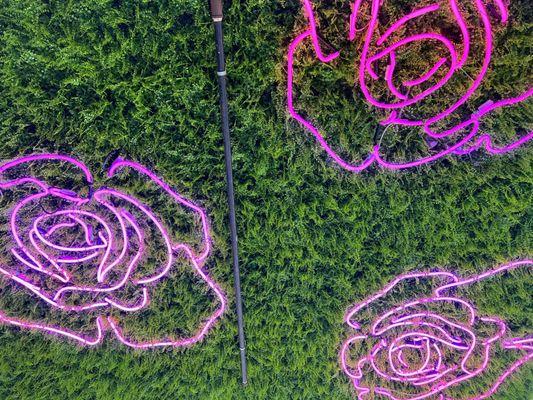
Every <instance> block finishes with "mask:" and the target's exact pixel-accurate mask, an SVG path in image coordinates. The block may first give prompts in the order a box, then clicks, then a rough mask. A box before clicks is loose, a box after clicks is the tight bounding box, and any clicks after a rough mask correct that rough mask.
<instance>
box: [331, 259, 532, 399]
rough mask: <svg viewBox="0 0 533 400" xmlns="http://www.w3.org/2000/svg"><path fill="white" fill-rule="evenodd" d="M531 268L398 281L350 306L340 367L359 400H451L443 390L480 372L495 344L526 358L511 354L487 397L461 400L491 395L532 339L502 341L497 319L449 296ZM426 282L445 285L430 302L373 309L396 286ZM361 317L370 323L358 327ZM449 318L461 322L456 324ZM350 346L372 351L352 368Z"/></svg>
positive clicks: (520, 264) (521, 264) (503, 329)
mask: <svg viewBox="0 0 533 400" xmlns="http://www.w3.org/2000/svg"><path fill="white" fill-rule="evenodd" d="M532 267H533V260H529V259H528V260H521V261H515V262H510V263H507V264H505V265H502V266H500V267H498V268H495V269H492V270H489V271H487V272H484V273H482V274H479V275H473V276H471V277H468V278H465V279H461V278H460V277H458V276H457V275H455V274H452V273H450V272H442V271H435V272H421V273H410V274H404V275H400V276H398V277H397V278H395V279H394V280H393V281H392V282H391V283H389V284H388V285H387V286H385V287H384V288H383V289H381V290H380V291H378V292H377V293H376V294H374V295H372V296H370V297H369V298H368V299H366V300H364V301H362V302H360V303H358V304H356V305H354V306H353V307H351V308H350V309H349V310H348V312H347V313H346V315H345V317H344V321H345V322H346V323H347V324H348V325H349V326H350V328H352V329H354V330H356V331H357V334H355V335H353V336H351V337H350V338H348V340H346V341H345V342H344V343H343V345H342V347H341V351H340V363H341V367H342V370H343V371H344V373H345V374H346V375H347V376H348V377H349V378H350V380H351V382H352V384H353V385H354V388H355V390H356V392H357V397H358V399H360V400H364V399H370V398H374V397H372V393H373V394H379V395H381V396H384V397H385V398H389V399H392V400H422V399H427V398H438V399H440V400H452V397H449V395H448V394H447V393H448V392H447V390H448V389H450V388H452V387H454V386H457V385H459V384H460V383H461V382H465V381H469V380H472V379H474V378H475V377H477V376H479V375H481V374H482V373H483V372H485V371H486V370H487V368H488V367H489V365H490V363H491V358H492V357H494V347H495V346H496V345H499V347H500V348H501V349H503V350H512V351H520V352H525V354H520V353H518V354H517V355H518V356H519V358H518V360H516V361H514V362H513V363H512V364H511V365H510V366H508V367H507V368H506V369H505V370H504V371H503V372H502V373H501V374H500V376H498V378H497V379H496V380H495V381H494V382H493V383H492V384H491V386H490V388H489V389H488V390H486V391H484V392H482V393H480V394H478V395H476V396H473V397H469V398H468V400H482V399H486V398H488V397H490V396H492V395H493V394H494V393H495V392H496V391H497V390H498V388H499V387H500V386H501V384H502V383H503V382H504V381H505V380H506V379H507V378H508V377H509V376H510V375H511V374H512V373H513V372H515V371H516V370H517V369H518V368H519V367H521V366H522V365H524V364H525V363H526V362H528V361H529V360H531V358H532V357H533V338H532V337H531V334H529V335H528V336H527V337H524V338H518V337H506V336H508V331H509V329H508V327H507V325H506V324H505V322H504V321H502V320H501V319H500V318H498V317H481V316H479V315H478V313H477V311H476V309H475V308H474V306H472V305H471V303H470V302H469V301H468V300H466V299H462V298H459V297H456V296H452V294H453V293H454V292H455V290H454V289H456V288H458V287H461V286H466V285H471V284H473V283H475V282H479V281H481V280H485V279H489V278H491V277H493V276H495V275H497V274H501V273H504V272H507V271H510V270H513V269H517V268H528V269H529V270H531V268H532ZM433 278H438V279H444V280H445V282H446V283H445V284H443V285H440V286H439V287H437V288H436V289H435V290H433V295H431V296H429V297H424V296H422V297H419V298H416V297H415V298H414V299H411V300H408V301H407V302H405V303H403V304H401V305H399V306H396V307H392V308H390V309H388V310H387V311H385V312H382V311H379V308H380V307H379V306H378V305H377V304H376V302H378V301H379V300H381V299H383V298H384V297H385V296H392V294H391V292H392V290H393V289H395V288H396V287H397V286H398V285H399V284H400V283H406V282H409V281H413V280H415V279H416V280H426V279H433ZM446 293H448V295H446ZM446 303H447V304H450V305H451V306H452V307H453V309H454V313H452V315H446V310H445V308H443V305H444V304H446ZM429 307H432V308H431V309H430V308H429ZM363 310H364V311H365V315H363ZM366 312H369V313H370V315H371V319H372V322H371V323H370V324H366V325H365V326H363V324H362V323H360V322H358V321H357V319H361V318H364V317H366ZM456 314H459V315H462V317H463V318H462V319H461V320H460V319H459V318H457V315H456ZM487 326H488V327H493V329H492V330H493V331H494V333H493V334H491V335H489V337H487V338H481V335H482V332H483V331H482V330H480V327H487ZM354 346H358V348H360V349H364V348H371V350H370V351H369V352H367V354H366V355H362V356H360V358H359V359H358V360H357V361H351V360H350V359H349V358H350V349H352V348H353V347H354ZM406 352H407V353H410V354H411V357H410V358H409V357H407V358H406V355H405V354H406ZM456 400H459V399H456ZM465 400H467V399H465Z"/></svg>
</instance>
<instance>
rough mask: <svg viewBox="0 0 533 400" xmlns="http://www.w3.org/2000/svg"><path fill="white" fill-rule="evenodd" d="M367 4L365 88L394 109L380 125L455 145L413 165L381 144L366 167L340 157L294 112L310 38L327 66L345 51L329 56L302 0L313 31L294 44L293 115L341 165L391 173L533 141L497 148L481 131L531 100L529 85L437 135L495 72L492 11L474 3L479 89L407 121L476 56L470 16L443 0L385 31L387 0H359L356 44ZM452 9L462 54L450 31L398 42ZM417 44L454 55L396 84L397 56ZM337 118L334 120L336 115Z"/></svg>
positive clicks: (504, 14) (352, 20)
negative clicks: (377, 86)
mask: <svg viewBox="0 0 533 400" xmlns="http://www.w3.org/2000/svg"><path fill="white" fill-rule="evenodd" d="M494 2H495V3H496V5H497V7H498V11H499V14H500V21H499V22H500V23H501V24H506V23H507V22H508V19H509V13H508V10H507V7H506V5H505V4H504V3H503V1H502V0H495V1H494ZM363 4H369V5H370V13H371V16H370V22H369V23H368V27H367V32H366V35H365V38H364V45H363V47H362V50H361V54H360V65H359V75H358V80H359V86H360V88H361V91H362V93H363V95H364V97H365V99H366V101H367V102H368V103H369V104H370V105H372V106H374V107H376V108H378V109H382V110H389V115H388V116H387V117H386V118H385V119H384V120H383V121H381V124H382V125H387V126H389V125H399V126H405V127H409V126H412V127H420V128H422V131H423V132H424V133H425V134H426V135H427V137H428V138H433V139H442V138H452V139H453V140H452V142H451V143H450V144H446V145H445V146H444V148H443V149H442V150H440V151H438V152H436V153H435V154H433V155H429V156H423V157H420V158H418V159H414V160H412V161H404V162H390V161H387V160H386V157H385V158H384V157H383V155H382V154H381V153H380V150H381V147H380V145H379V144H377V143H376V144H374V147H373V149H372V150H371V151H370V152H369V154H368V155H367V156H366V158H364V159H363V160H362V161H360V162H357V163H351V162H349V161H347V160H346V159H344V158H343V157H341V156H340V155H339V154H338V153H337V152H336V151H335V150H334V149H333V148H332V147H331V145H330V144H329V143H328V141H327V140H326V138H325V136H324V134H322V133H321V132H320V130H319V129H318V128H317V127H316V126H315V125H314V124H313V123H312V122H311V120H310V119H307V118H305V117H303V116H302V115H301V114H300V113H299V112H298V111H296V107H295V100H294V92H295V88H294V86H295V78H294V76H295V67H294V64H295V59H296V52H297V50H298V49H300V48H301V47H303V46H306V44H307V42H308V41H310V42H311V44H312V46H313V49H314V54H315V56H316V58H317V59H318V61H319V62H321V63H330V62H331V61H333V60H335V59H337V58H338V57H339V56H340V54H341V51H336V52H333V53H332V54H329V55H326V54H324V53H323V51H322V49H321V46H320V42H319V37H318V33H317V23H316V18H315V13H314V11H313V6H312V3H311V0H303V9H304V12H305V14H306V16H307V18H308V21H309V26H308V29H306V30H305V31H304V32H302V33H300V34H299V35H297V36H296V38H295V39H294V40H293V41H292V43H291V44H290V46H289V50H288V55H287V62H288V64H287V66H288V71H287V106H288V111H289V114H290V115H291V116H292V117H293V118H294V119H295V120H297V121H298V122H299V123H300V124H302V125H303V126H304V127H305V128H306V129H307V130H309V131H310V132H311V133H312V134H313V136H314V137H315V139H316V140H317V141H318V143H319V144H320V146H321V147H322V148H323V149H324V150H325V151H326V153H327V154H328V155H329V156H330V157H331V158H332V159H333V160H334V161H335V162H336V163H337V164H338V165H340V166H341V167H342V168H344V169H346V170H348V171H351V172H360V171H363V170H365V169H366V168H368V167H370V166H371V165H372V164H378V165H379V166H381V167H383V168H387V169H392V170H398V169H405V168H412V167H417V166H420V165H424V164H427V163H429V162H432V161H435V160H437V159H439V158H441V157H444V156H446V155H449V154H456V155H466V154H470V153H472V152H473V151H476V150H478V149H480V148H484V149H485V150H486V151H487V152H488V153H489V154H491V155H495V154H504V153H507V152H509V151H512V150H515V149H517V148H518V147H520V146H522V145H523V144H525V143H527V142H529V141H530V140H531V139H533V132H528V133H527V134H525V135H523V136H521V137H517V138H515V139H514V141H513V142H512V143H510V144H507V145H505V146H502V147H497V146H495V145H494V144H493V141H492V136H491V135H490V134H488V133H482V132H480V131H479V125H480V121H481V119H482V118H483V117H484V116H486V115H488V114H489V113H491V112H493V111H495V110H498V109H500V108H502V107H508V106H512V105H516V104H518V103H520V102H523V101H525V100H527V99H528V98H530V97H531V96H532V95H533V88H529V89H527V90H526V91H525V92H524V93H522V94H520V95H518V96H515V97H510V98H505V99H502V100H498V101H488V102H486V103H485V105H484V106H482V107H480V108H479V110H478V111H477V112H476V113H474V114H472V115H470V116H469V117H468V118H466V119H464V120H463V121H461V122H460V123H457V124H455V125H454V126H452V127H451V128H448V129H445V130H443V131H437V130H436V129H435V128H434V126H435V124H437V123H439V122H442V121H444V120H445V119H446V118H448V117H450V116H451V115H452V114H453V113H454V112H455V111H457V110H458V109H459V108H460V107H461V106H463V105H464V104H466V103H467V102H468V101H469V100H470V99H471V98H472V97H473V96H474V95H475V93H477V91H478V89H479V87H480V85H481V83H482V81H483V80H484V78H485V76H486V75H487V72H488V70H489V65H490V61H491V57H492V53H493V51H494V38H493V28H492V25H491V21H490V18H489V16H488V12H487V8H486V5H485V4H484V2H483V1H482V0H475V2H474V5H475V7H476V11H477V14H478V17H479V19H480V20H481V25H482V29H483V32H484V33H483V36H484V54H483V63H482V65H481V67H480V68H479V71H478V74H477V76H476V77H475V78H474V79H473V82H472V84H471V85H470V86H469V87H468V89H467V90H466V91H465V92H464V93H463V94H462V95H461V96H460V98H459V99H458V100H457V101H455V102H454V103H453V104H451V105H449V106H448V107H447V108H446V109H444V110H442V111H441V112H439V113H437V114H436V115H434V116H432V117H429V118H426V119H416V118H414V119H406V118H402V117H400V111H402V110H405V109H407V108H408V107H409V106H411V105H415V104H418V103H420V102H421V101H422V100H429V101H430V99H431V96H438V95H439V93H438V90H439V89H441V88H443V87H444V86H445V85H446V84H447V83H448V82H449V81H450V80H451V79H452V78H453V77H454V76H455V75H456V73H457V72H458V71H459V70H461V68H463V67H464V66H465V64H466V62H467V61H468V59H469V58H470V56H471V53H472V43H471V41H472V38H471V34H470V30H469V28H468V26H467V24H466V22H465V17H464V16H463V11H462V10H461V7H460V6H459V5H458V4H457V1H456V0H448V1H445V0H442V1H439V2H437V3H434V4H430V5H428V6H424V7H420V8H415V9H414V10H413V11H412V12H411V13H409V14H407V15H405V16H403V17H400V18H399V19H398V20H397V21H393V22H392V24H391V25H390V26H389V27H388V28H387V27H382V26H380V22H379V20H380V18H379V17H380V15H381V14H380V13H382V12H383V11H382V10H383V7H382V6H381V4H382V2H381V1H380V0H366V1H363V0H355V1H354V3H353V6H352V13H351V15H350V17H349V20H348V23H347V31H348V39H349V40H350V41H354V40H355V38H356V36H357V32H359V31H360V30H359V29H357V22H358V18H359V17H360V11H361V7H362V6H363ZM445 5H447V6H449V10H450V14H451V15H453V18H454V19H455V23H456V24H457V28H458V30H459V31H460V32H461V37H462V43H461V45H462V51H459V50H458V45H456V44H454V43H453V42H452V40H450V39H448V38H447V37H446V36H445V35H444V34H440V33H435V32H423V33H417V34H413V35H410V36H408V37H404V38H401V39H399V40H396V41H394V40H393V39H391V38H393V37H395V36H397V35H398V33H399V32H400V33H401V32H402V30H403V29H404V28H405V27H408V26H410V24H411V23H412V22H413V21H417V20H418V19H420V18H423V17H424V16H426V15H434V14H435V13H437V12H439V11H441V12H442V11H443V9H444V8H445V7H444V6H445ZM383 29H385V32H384V33H383V34H381V35H379V37H378V38H377V39H374V37H375V36H376V34H377V32H378V31H382V30H383ZM400 37H401V36H400ZM418 42H420V43H423V42H428V43H433V44H435V45H437V44H439V43H440V44H441V45H442V46H443V47H444V48H445V49H446V50H447V52H448V57H441V58H440V59H439V60H438V61H437V62H436V63H435V64H433V65H430V66H428V69H427V72H426V73H424V74H422V75H421V76H419V77H415V78H413V79H410V80H405V81H402V82H400V86H397V85H396V84H395V82H394V80H395V78H394V77H395V72H396V67H397V65H396V60H397V58H398V56H397V53H398V51H399V50H401V49H403V48H405V47H408V46H409V44H412V43H418ZM387 58H388V59H389V62H388V67H387V68H386V71H385V74H384V76H383V77H380V76H379V74H378V73H377V72H376V71H375V69H374V65H375V64H376V63H377V62H379V61H380V60H383V59H387ZM445 67H446V68H447V71H446V73H445V74H444V75H443V77H442V78H440V79H439V80H438V81H437V82H436V83H434V84H433V85H427V83H428V82H429V81H431V80H432V79H433V78H435V76H436V75H437V73H438V72H439V71H441V70H443V68H445ZM369 79H370V80H371V81H373V82H378V83H379V82H380V81H381V80H382V81H383V82H384V83H385V84H386V87H387V89H388V91H389V93H390V94H391V95H392V97H393V98H394V99H395V100H394V101H393V102H390V103H388V102H383V101H380V100H378V99H377V98H375V97H374V96H373V95H372V93H371V92H370V89H369V87H368V84H367V82H368V80H369ZM435 79H436V78H435ZM425 86H427V88H425V89H424V87H425ZM402 87H403V88H406V89H407V88H412V87H419V88H421V89H420V93H418V94H417V95H414V96H412V97H410V96H409V94H408V92H407V91H406V92H405V93H404V92H402V89H401V88H402ZM332 119H335V118H334V117H332ZM464 131H466V133H462V132H464Z"/></svg>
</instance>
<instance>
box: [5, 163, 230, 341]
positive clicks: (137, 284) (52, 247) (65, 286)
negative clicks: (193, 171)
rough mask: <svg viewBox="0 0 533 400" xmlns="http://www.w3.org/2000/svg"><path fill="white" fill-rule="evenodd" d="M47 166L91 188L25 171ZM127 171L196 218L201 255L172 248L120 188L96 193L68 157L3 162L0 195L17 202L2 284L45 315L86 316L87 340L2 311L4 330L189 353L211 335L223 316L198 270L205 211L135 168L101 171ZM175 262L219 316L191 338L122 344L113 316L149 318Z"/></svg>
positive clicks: (206, 241) (144, 209) (206, 244)
mask: <svg viewBox="0 0 533 400" xmlns="http://www.w3.org/2000/svg"><path fill="white" fill-rule="evenodd" d="M50 164H56V167H57V166H61V168H62V169H63V170H67V169H71V170H74V171H76V173H77V178H78V181H79V180H81V181H82V185H83V186H85V189H88V190H79V191H78V192H76V191H73V190H72V188H71V187H69V188H61V187H57V186H54V185H51V184H49V183H47V182H46V181H45V180H43V179H41V178H37V177H35V176H32V175H31V172H29V168H30V166H33V167H39V166H40V167H44V169H45V170H46V169H47V167H48V166H49V165H50ZM127 168H129V169H131V170H134V171H136V172H137V175H138V176H139V177H141V178H142V179H144V180H146V181H147V182H150V183H151V184H152V185H153V186H154V187H156V188H157V190H159V191H160V192H161V193H164V194H165V195H166V196H168V197H169V201H170V202H171V203H172V204H174V205H176V206H179V207H182V208H183V209H184V210H185V211H187V212H188V213H192V215H193V216H194V217H193V218H194V219H195V221H196V222H198V225H199V226H201V228H200V232H199V233H200V234H199V235H197V236H201V242H202V244H201V246H200V248H199V250H195V249H193V248H192V247H191V245H189V244H186V243H182V242H176V241H175V240H174V238H173V234H172V233H171V232H170V230H169V228H168V227H167V226H166V224H165V223H164V222H162V220H161V217H158V216H157V215H156V214H155V213H154V212H153V211H152V210H151V209H150V208H149V207H148V206H147V205H146V204H144V203H143V202H142V201H141V200H139V199H138V198H136V197H134V196H132V195H129V194H127V193H125V192H123V191H120V190H118V189H113V188H108V187H100V188H98V189H95V188H94V187H93V185H94V184H93V176H92V175H91V172H90V171H89V169H88V168H87V167H86V166H85V165H84V164H83V163H81V162H79V161H77V160H75V159H74V158H72V157H68V156H63V155H57V154H39V155H31V156H27V157H21V158H18V159H15V160H13V161H9V162H6V163H3V164H0V190H1V191H2V194H3V195H8V194H9V196H13V198H15V197H16V198H17V200H16V201H15V202H14V206H13V207H12V209H11V210H10V212H9V214H8V215H6V217H5V218H6V220H7V221H8V226H9V231H10V240H6V242H2V243H0V245H2V247H3V245H4V244H5V247H6V248H5V249H3V251H2V252H1V253H2V254H7V255H9V256H10V257H11V258H10V260H11V262H8V263H6V264H5V265H4V261H3V260H2V261H1V262H0V278H1V280H2V281H4V283H5V284H10V285H11V286H14V287H15V288H16V290H19V291H22V292H24V293H26V294H28V295H29V296H31V297H30V298H32V299H33V300H34V301H35V302H37V303H36V304H37V305H38V307H41V309H43V310H44V311H43V313H50V312H52V313H55V314H54V315H56V316H57V315H59V318H60V319H61V320H65V321H67V320H68V321H74V322H75V321H77V320H80V319H82V318H89V320H90V323H89V327H92V328H91V330H92V333H91V334H85V333H82V332H79V331H76V330H73V329H69V328H66V327H63V326H60V324H58V325H51V324H49V323H46V322H43V321H37V320H32V319H27V318H24V319H22V318H18V317H17V316H11V315H7V312H5V311H0V322H2V323H4V324H8V325H13V326H16V327H19V328H22V329H29V330H39V331H42V332H45V333H49V334H55V335H62V336H65V337H68V338H70V339H74V340H76V341H78V342H79V343H81V344H82V345H87V346H93V345H96V344H99V343H101V342H102V341H103V339H104V334H105V332H106V331H110V332H111V333H113V334H114V335H115V336H116V338H117V339H118V340H119V341H121V342H122V343H123V344H125V345H127V346H130V347H134V348H140V349H146V348H152V347H159V346H174V347H178V346H187V345H191V344H194V343H196V342H198V341H199V340H201V339H203V337H204V336H205V335H206V334H207V333H208V331H209V330H210V329H211V328H212V327H213V325H214V323H215V321H216V320H217V319H219V318H220V316H221V315H222V313H223V312H224V310H225V307H226V299H225V296H224V294H223V292H222V290H221V289H220V288H219V286H218V285H217V284H216V283H215V282H214V281H213V280H212V279H211V278H210V277H209V276H208V274H207V273H206V272H205V271H204V269H203V268H202V265H203V264H204V261H205V260H206V258H207V256H208V254H209V252H210V246H211V244H210V243H211V238H210V233H209V227H208V220H207V215H206V213H205V211H204V210H202V209H201V208H200V207H198V206H197V205H195V204H194V203H192V202H191V201H189V200H187V199H185V198H184V197H182V196H181V195H179V194H178V193H176V192H175V191H174V190H172V189H171V188H170V186H168V185H167V184H166V183H165V182H163V181H162V180H161V179H160V178H158V177H157V176H156V175H155V174H153V173H152V172H151V171H149V170H148V169H146V168H145V167H143V166H142V165H140V164H137V163H135V162H132V161H126V160H122V159H117V160H116V161H115V162H114V163H113V164H112V165H111V167H110V168H109V170H108V171H107V177H108V179H111V178H112V177H114V176H116V175H117V173H118V172H119V171H122V170H124V169H127ZM28 192H29V193H28ZM82 192H86V193H82ZM21 193H22V194H21ZM176 211H177V210H176ZM178 260H179V261H182V262H185V263H187V264H188V265H190V266H192V268H193V270H194V273H195V274H196V275H197V276H198V277H199V278H200V279H201V280H202V281H203V282H204V283H205V284H206V285H207V286H208V287H209V289H210V291H211V292H212V293H213V294H214V297H215V298H216V299H217V301H218V303H219V306H218V308H217V309H216V311H214V313H213V314H211V315H210V316H209V317H208V318H207V320H206V321H204V322H203V323H202V325H201V327H200V328H199V330H198V331H197V332H196V333H195V334H194V335H193V336H191V337H186V338H181V339H169V338H165V339H154V340H149V341H143V342H136V341H133V340H131V339H128V338H127V337H126V335H125V334H124V333H123V330H124V329H123V326H122V325H121V320H120V319H119V318H117V317H116V315H117V314H118V315H122V316H136V315H140V314H141V313H142V312H145V311H146V310H147V308H148V307H149V305H150V298H151V294H152V292H153V291H155V289H156V287H157V284H158V283H160V282H161V281H162V280H164V279H165V278H166V277H168V275H169V273H170V271H171V269H172V266H173V265H174V264H175V262H177V261H178ZM137 318H138V317H137Z"/></svg>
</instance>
